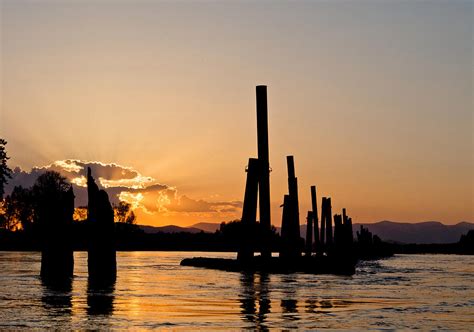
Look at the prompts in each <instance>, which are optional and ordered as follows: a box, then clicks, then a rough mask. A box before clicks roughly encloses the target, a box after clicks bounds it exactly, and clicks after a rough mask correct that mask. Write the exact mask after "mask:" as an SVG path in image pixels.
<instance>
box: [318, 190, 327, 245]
mask: <svg viewBox="0 0 474 332" xmlns="http://www.w3.org/2000/svg"><path fill="white" fill-rule="evenodd" d="M326 210H327V209H326V197H323V198H322V199H321V235H320V238H319V239H320V241H319V242H320V246H321V251H324V249H325V247H326V241H324V238H325V236H326V234H325V233H326Z"/></svg>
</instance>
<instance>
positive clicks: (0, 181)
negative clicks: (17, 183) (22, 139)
mask: <svg viewBox="0 0 474 332" xmlns="http://www.w3.org/2000/svg"><path fill="white" fill-rule="evenodd" d="M5 145H7V141H5V140H4V139H3V138H0V200H2V199H3V195H4V194H5V185H6V184H7V183H8V179H11V174H12V170H11V169H10V168H9V167H8V165H7V160H8V159H10V158H9V157H8V156H7V151H6V149H5Z"/></svg>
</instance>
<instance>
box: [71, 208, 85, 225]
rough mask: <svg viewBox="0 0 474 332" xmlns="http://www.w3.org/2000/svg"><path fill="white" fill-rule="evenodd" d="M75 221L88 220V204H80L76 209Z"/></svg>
mask: <svg viewBox="0 0 474 332" xmlns="http://www.w3.org/2000/svg"><path fill="white" fill-rule="evenodd" d="M73 219H74V221H85V220H87V206H79V207H77V208H75V209H74V215H73Z"/></svg>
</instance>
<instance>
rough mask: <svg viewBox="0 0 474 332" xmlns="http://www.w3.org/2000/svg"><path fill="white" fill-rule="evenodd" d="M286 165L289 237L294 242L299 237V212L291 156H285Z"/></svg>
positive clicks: (296, 181) (296, 180)
mask: <svg viewBox="0 0 474 332" xmlns="http://www.w3.org/2000/svg"><path fill="white" fill-rule="evenodd" d="M286 161H287V166H288V193H289V194H290V204H291V209H290V210H291V219H290V220H291V223H290V230H291V237H292V240H294V241H295V242H296V243H298V242H299V239H300V212H299V199H298V179H297V178H296V176H295V161H294V158H293V156H287V157H286Z"/></svg>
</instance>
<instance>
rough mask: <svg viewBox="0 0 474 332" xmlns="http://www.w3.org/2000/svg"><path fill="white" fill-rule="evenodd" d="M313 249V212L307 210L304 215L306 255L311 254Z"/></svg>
mask: <svg viewBox="0 0 474 332" xmlns="http://www.w3.org/2000/svg"><path fill="white" fill-rule="evenodd" d="M312 251H313V212H311V211H308V216H307V217H306V256H308V257H309V256H311V252H312Z"/></svg>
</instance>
